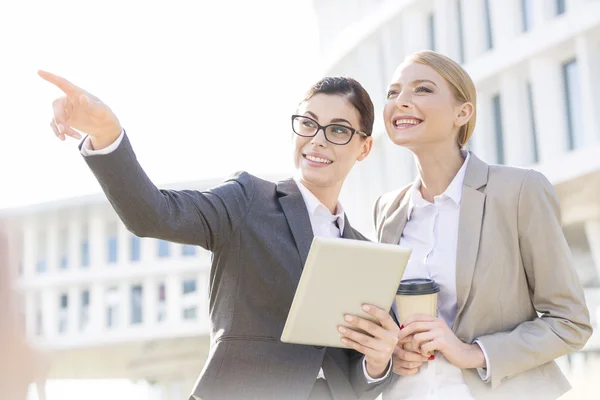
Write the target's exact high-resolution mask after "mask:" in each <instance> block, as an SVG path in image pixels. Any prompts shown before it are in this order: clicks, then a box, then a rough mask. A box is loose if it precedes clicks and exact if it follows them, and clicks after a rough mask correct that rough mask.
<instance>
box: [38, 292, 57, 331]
mask: <svg viewBox="0 0 600 400" xmlns="http://www.w3.org/2000/svg"><path fill="white" fill-rule="evenodd" d="M58 304H59V297H58V293H57V291H56V289H54V288H52V287H49V288H44V289H43V290H42V291H41V307H42V316H43V321H42V324H43V336H44V338H45V339H50V340H51V339H53V338H55V337H56V335H57V333H58Z"/></svg>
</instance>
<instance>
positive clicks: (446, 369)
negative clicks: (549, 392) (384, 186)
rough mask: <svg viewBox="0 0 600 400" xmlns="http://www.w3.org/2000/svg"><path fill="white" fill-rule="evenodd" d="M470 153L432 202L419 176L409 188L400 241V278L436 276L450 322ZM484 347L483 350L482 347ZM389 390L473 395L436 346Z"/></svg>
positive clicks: (441, 310) (424, 395)
mask: <svg viewBox="0 0 600 400" xmlns="http://www.w3.org/2000/svg"><path fill="white" fill-rule="evenodd" d="M469 157H470V155H469V153H466V158H465V161H464V163H463V165H462V167H461V168H460V169H459V171H458V173H457V174H456V176H455V177H454V179H453V180H452V182H451V183H450V185H449V186H448V188H446V190H445V191H444V193H442V194H441V195H439V196H435V197H434V198H433V203H430V202H428V201H427V200H425V199H423V196H422V195H421V192H420V188H421V181H420V178H417V180H416V181H415V183H414V184H413V185H412V187H411V188H410V189H409V192H408V193H407V195H408V196H410V199H409V205H408V213H407V221H406V225H405V226H404V231H403V232H402V236H401V237H400V243H399V244H400V245H401V246H403V247H409V248H412V253H411V255H410V259H409V261H408V264H407V266H406V270H405V271H404V275H403V276H402V279H413V278H430V279H433V280H435V281H436V282H437V283H438V284H439V285H440V289H441V290H440V292H439V294H438V317H439V318H441V319H443V320H444V321H445V322H446V323H447V324H448V326H450V327H452V325H453V323H454V320H455V318H456V314H457V296H456V249H457V245H458V221H459V216H460V203H461V199H462V191H463V183H464V178H465V172H466V169H467V164H468V162H469ZM476 343H477V342H476ZM477 344H479V343H477ZM479 345H480V344H479ZM480 346H481V345H480ZM482 350H483V347H482ZM483 351H484V355H485V350H483ZM485 357H486V365H488V366H489V364H488V363H487V355H486V356H485ZM489 372H490V371H489V368H488V369H486V370H484V369H481V370H479V374H480V375H481V376H482V379H484V380H487V379H489ZM389 393H390V395H389V396H386V397H387V398H390V399H394V400H396V399H424V400H438V399H440V400H441V399H461V400H463V399H465V400H469V399H474V397H473V396H472V394H471V392H470V391H469V388H468V386H467V384H466V383H465V381H464V379H463V376H462V372H461V370H460V368H457V367H455V366H454V365H452V364H450V362H448V360H446V359H445V358H444V356H443V355H442V354H441V353H439V352H436V354H435V360H433V361H427V362H425V363H423V365H422V366H421V367H420V369H419V372H418V373H417V374H415V375H413V376H406V377H404V376H403V377H400V379H398V380H397V381H396V382H395V383H394V385H393V386H392V387H390V390H389ZM386 397H384V400H385V398H386Z"/></svg>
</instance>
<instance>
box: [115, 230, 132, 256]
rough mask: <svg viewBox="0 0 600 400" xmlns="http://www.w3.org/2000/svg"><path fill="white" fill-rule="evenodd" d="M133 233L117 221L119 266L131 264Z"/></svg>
mask: <svg viewBox="0 0 600 400" xmlns="http://www.w3.org/2000/svg"><path fill="white" fill-rule="evenodd" d="M130 254H131V233H129V231H128V230H127V228H125V225H123V223H122V222H121V221H120V220H117V265H120V266H125V265H127V264H129V262H130V260H131V258H130Z"/></svg>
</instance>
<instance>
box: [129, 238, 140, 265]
mask: <svg viewBox="0 0 600 400" xmlns="http://www.w3.org/2000/svg"><path fill="white" fill-rule="evenodd" d="M141 247H142V246H141V240H140V238H139V237H137V236H135V235H133V236H132V237H131V247H130V253H129V259H130V260H131V261H133V262H135V261H140V258H141V254H142V250H141Z"/></svg>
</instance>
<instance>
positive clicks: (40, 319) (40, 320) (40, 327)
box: [35, 293, 44, 336]
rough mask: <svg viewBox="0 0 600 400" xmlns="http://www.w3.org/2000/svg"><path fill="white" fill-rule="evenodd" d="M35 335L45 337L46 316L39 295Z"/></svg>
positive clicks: (37, 294)
mask: <svg viewBox="0 0 600 400" xmlns="http://www.w3.org/2000/svg"><path fill="white" fill-rule="evenodd" d="M35 334H36V336H43V334H44V316H43V313H42V298H41V296H40V294H39V293H36V295H35Z"/></svg>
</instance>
